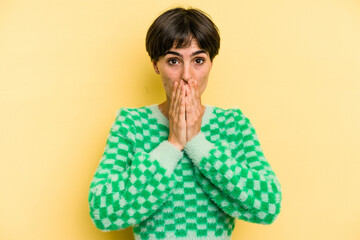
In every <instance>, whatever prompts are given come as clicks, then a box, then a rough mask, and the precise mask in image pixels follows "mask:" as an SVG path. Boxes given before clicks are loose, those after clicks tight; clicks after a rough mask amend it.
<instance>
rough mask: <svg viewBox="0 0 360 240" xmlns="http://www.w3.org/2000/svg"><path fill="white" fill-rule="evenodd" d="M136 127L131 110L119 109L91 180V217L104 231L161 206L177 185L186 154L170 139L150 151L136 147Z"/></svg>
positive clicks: (135, 220)
mask: <svg viewBox="0 0 360 240" xmlns="http://www.w3.org/2000/svg"><path fill="white" fill-rule="evenodd" d="M134 129H135V127H134V124H133V121H132V119H131V116H130V114H129V112H128V110H126V109H124V108H122V109H120V110H118V111H117V118H116V120H115V121H114V123H113V125H112V127H111V129H110V133H109V134H108V137H107V141H106V145H105V150H104V153H103V156H102V158H101V160H100V163H99V165H98V167H97V169H96V171H95V175H94V177H93V179H92V181H91V184H90V189H89V194H88V202H89V209H90V216H91V220H92V222H93V223H94V225H95V226H96V227H97V228H98V229H100V230H102V231H104V232H106V231H111V230H121V229H124V228H127V227H129V226H131V225H134V224H138V223H140V222H141V221H143V220H145V219H146V218H148V217H149V216H151V215H152V214H153V213H154V212H155V211H156V210H157V209H159V208H160V207H161V205H162V204H163V203H165V201H166V200H167V198H168V196H169V193H170V191H171V189H172V188H173V186H174V175H173V171H174V168H175V166H176V164H177V162H178V161H179V160H180V158H181V157H182V156H183V152H181V151H179V150H178V149H177V148H175V147H174V146H173V145H171V144H170V143H169V142H168V141H163V142H161V143H160V144H159V145H158V146H157V147H156V148H154V149H153V150H152V151H151V152H149V153H147V152H144V151H134V149H135V147H134V145H135V139H136V133H135V130H134Z"/></svg>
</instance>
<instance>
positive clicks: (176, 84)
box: [169, 82, 179, 111]
mask: <svg viewBox="0 0 360 240" xmlns="http://www.w3.org/2000/svg"><path fill="white" fill-rule="evenodd" d="M178 86H179V83H178V82H175V83H174V85H173V88H172V92H171V99H170V107H169V111H172V110H173V102H174V99H175V95H176V91H177V89H178Z"/></svg>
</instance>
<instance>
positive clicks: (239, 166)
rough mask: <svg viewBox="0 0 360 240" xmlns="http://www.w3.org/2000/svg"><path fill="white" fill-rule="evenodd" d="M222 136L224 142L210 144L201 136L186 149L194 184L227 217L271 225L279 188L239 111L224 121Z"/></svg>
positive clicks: (279, 197) (276, 209)
mask: <svg viewBox="0 0 360 240" xmlns="http://www.w3.org/2000/svg"><path fill="white" fill-rule="evenodd" d="M225 136H226V141H223V140H218V141H214V143H212V142H210V141H208V140H207V139H206V137H205V135H204V133H203V132H200V133H199V134H197V135H196V136H195V137H194V138H193V139H192V140H191V141H190V142H188V143H187V145H186V146H185V152H186V153H187V155H188V156H189V157H190V158H191V159H192V161H193V162H194V164H195V166H196V167H195V174H196V178H197V180H198V181H199V183H200V184H201V185H202V186H203V189H204V191H205V192H206V193H207V194H208V195H209V197H210V198H211V199H212V200H213V201H214V202H215V203H216V204H217V205H218V206H219V207H220V208H221V209H222V210H223V211H224V212H226V213H227V214H229V215H231V216H233V217H236V218H239V219H241V220H245V221H248V222H253V223H261V224H271V223H272V222H274V221H275V219H276V218H277V216H278V214H279V213H280V207H281V198H282V195H281V186H280V183H279V181H278V179H277V177H276V175H275V173H274V171H273V170H272V169H271V166H270V165H269V163H268V162H267V160H266V158H265V156H264V154H263V151H262V149H261V146H260V143H259V139H258V137H257V135H256V132H255V129H254V127H253V125H252V124H251V123H250V121H249V119H248V118H246V117H245V116H244V115H243V114H242V112H241V111H240V110H239V109H235V110H234V114H233V117H231V115H230V116H228V117H227V120H226V134H225Z"/></svg>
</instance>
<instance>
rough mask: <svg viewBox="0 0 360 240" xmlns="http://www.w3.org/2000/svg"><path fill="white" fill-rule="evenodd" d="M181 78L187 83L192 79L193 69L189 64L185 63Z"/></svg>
mask: <svg viewBox="0 0 360 240" xmlns="http://www.w3.org/2000/svg"><path fill="white" fill-rule="evenodd" d="M181 79H182V80H184V81H185V82H186V83H188V81H189V80H190V79H191V69H190V66H189V65H185V64H184V65H183V69H182V73H181Z"/></svg>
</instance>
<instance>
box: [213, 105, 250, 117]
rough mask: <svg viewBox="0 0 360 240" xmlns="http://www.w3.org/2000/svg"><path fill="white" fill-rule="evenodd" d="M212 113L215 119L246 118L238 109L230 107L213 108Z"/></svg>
mask: <svg viewBox="0 0 360 240" xmlns="http://www.w3.org/2000/svg"><path fill="white" fill-rule="evenodd" d="M213 109H214V110H213V113H214V114H215V115H216V117H221V116H224V117H225V118H227V119H228V118H234V119H237V120H239V119H245V118H246V116H245V114H244V113H243V111H242V110H241V109H240V108H239V107H231V108H221V107H217V106H213Z"/></svg>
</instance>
